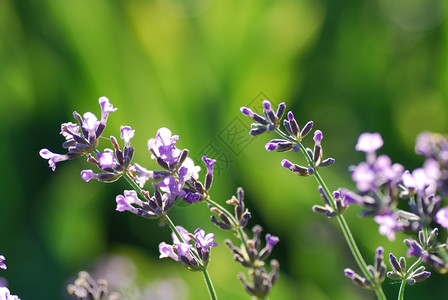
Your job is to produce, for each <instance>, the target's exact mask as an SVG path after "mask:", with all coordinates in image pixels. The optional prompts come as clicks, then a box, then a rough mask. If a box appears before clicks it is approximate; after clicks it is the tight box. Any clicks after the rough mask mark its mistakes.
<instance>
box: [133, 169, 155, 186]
mask: <svg viewBox="0 0 448 300" xmlns="http://www.w3.org/2000/svg"><path fill="white" fill-rule="evenodd" d="M130 170H131V171H132V172H137V173H138V175H137V178H136V180H135V181H136V182H137V183H138V185H139V186H140V187H143V186H144V185H145V183H146V181H148V180H149V179H153V178H154V177H153V176H154V171H148V170H146V169H145V168H143V167H142V166H140V165H139V164H138V163H134V165H133V166H131V167H130Z"/></svg>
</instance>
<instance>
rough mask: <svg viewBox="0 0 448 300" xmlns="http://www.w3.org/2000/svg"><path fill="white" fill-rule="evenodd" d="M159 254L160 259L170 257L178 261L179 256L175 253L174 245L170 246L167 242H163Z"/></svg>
mask: <svg viewBox="0 0 448 300" xmlns="http://www.w3.org/2000/svg"><path fill="white" fill-rule="evenodd" d="M159 252H160V256H159V258H165V257H170V258H172V259H173V260H175V261H177V260H178V256H177V254H176V253H175V252H174V249H173V246H172V245H168V244H167V243H165V242H161V243H160V244H159Z"/></svg>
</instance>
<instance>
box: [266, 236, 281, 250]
mask: <svg viewBox="0 0 448 300" xmlns="http://www.w3.org/2000/svg"><path fill="white" fill-rule="evenodd" d="M279 241H280V239H279V238H278V237H276V236H274V235H271V234H269V233H268V234H266V247H268V248H269V249H272V247H274V246H275V244H277V243H278V242H279Z"/></svg>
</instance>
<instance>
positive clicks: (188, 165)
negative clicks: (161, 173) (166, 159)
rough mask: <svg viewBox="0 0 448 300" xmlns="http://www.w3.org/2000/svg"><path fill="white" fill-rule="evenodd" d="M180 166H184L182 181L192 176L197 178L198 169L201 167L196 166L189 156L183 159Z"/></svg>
mask: <svg viewBox="0 0 448 300" xmlns="http://www.w3.org/2000/svg"><path fill="white" fill-rule="evenodd" d="M182 168H185V170H186V171H185V175H184V178H183V180H184V181H186V180H188V179H189V178H190V177H193V178H194V179H198V178H199V171H201V167H200V166H196V165H195V164H194V161H193V160H192V159H191V158H189V157H187V158H186V159H185V161H184V162H183V164H182ZM179 173H180V170H179Z"/></svg>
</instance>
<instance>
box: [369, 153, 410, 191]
mask: <svg viewBox="0 0 448 300" xmlns="http://www.w3.org/2000/svg"><path fill="white" fill-rule="evenodd" d="M374 167H375V169H376V171H377V176H378V179H379V181H380V182H388V183H390V184H391V185H395V184H397V183H398V182H399V181H401V176H402V174H403V172H404V167H403V166H402V165H400V164H398V163H394V164H392V161H391V159H390V157H389V156H387V155H385V154H383V155H380V156H378V157H377V159H376V160H375V163H374Z"/></svg>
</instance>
